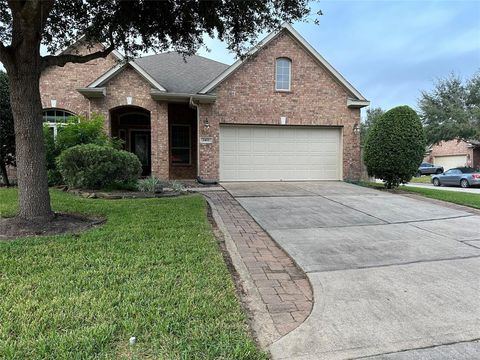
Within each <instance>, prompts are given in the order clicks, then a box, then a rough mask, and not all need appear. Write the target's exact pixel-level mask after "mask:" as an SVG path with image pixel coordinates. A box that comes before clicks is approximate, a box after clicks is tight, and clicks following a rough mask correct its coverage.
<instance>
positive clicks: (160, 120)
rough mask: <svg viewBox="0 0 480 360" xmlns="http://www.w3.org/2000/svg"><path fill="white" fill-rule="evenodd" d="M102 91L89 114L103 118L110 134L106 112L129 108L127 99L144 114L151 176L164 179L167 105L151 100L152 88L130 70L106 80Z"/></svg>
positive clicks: (129, 68)
mask: <svg viewBox="0 0 480 360" xmlns="http://www.w3.org/2000/svg"><path fill="white" fill-rule="evenodd" d="M105 87H106V92H107V96H106V97H104V98H98V99H91V111H92V113H98V114H103V115H104V116H105V118H106V119H107V124H106V127H107V129H108V130H109V131H110V110H111V109H115V108H117V107H119V106H129V105H128V103H127V97H131V98H132V104H131V105H132V106H139V107H141V108H144V109H146V110H148V111H149V112H150V126H151V136H152V138H151V143H152V174H153V175H155V176H158V177H160V178H162V179H168V178H169V166H168V165H169V163H168V104H167V103H165V102H158V101H155V100H153V99H152V96H151V95H150V90H151V88H152V86H151V85H150V84H149V83H148V82H147V81H145V79H143V77H141V76H140V75H139V74H138V72H137V71H136V70H134V69H133V68H131V67H130V66H128V67H127V68H126V69H124V70H123V71H122V72H120V73H119V74H118V75H117V76H115V77H114V78H112V79H110V81H109V82H108V83H107V84H106V85H105Z"/></svg>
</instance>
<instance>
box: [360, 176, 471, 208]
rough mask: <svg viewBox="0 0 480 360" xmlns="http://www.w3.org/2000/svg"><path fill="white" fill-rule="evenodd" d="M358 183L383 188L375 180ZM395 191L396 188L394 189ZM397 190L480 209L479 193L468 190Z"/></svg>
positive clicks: (405, 187)
mask: <svg viewBox="0 0 480 360" xmlns="http://www.w3.org/2000/svg"><path fill="white" fill-rule="evenodd" d="M358 185H361V186H366V187H370V188H374V189H379V190H381V189H385V187H384V186H383V184H381V183H375V182H365V181H361V182H359V183H358ZM394 191H396V190H394ZM399 191H402V192H409V193H415V194H418V195H422V196H425V197H428V198H430V199H436V200H442V201H447V202H451V203H454V204H458V205H464V206H469V207H472V208H475V209H480V194H472V193H468V192H460V191H448V190H437V189H426V188H420V187H407V186H402V187H401V188H400V189H399Z"/></svg>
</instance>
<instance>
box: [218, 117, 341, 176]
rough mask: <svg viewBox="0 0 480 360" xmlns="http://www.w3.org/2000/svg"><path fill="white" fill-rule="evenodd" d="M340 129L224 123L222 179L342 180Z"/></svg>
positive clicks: (221, 128)
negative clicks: (229, 124) (230, 124)
mask: <svg viewBox="0 0 480 360" xmlns="http://www.w3.org/2000/svg"><path fill="white" fill-rule="evenodd" d="M340 135H341V131H340V129H339V128H319V127H316V128H313V127H293V126H290V127H287V126H227V125H224V126H221V127H220V180H222V181H267V180H269V181H279V180H340V179H341V177H342V172H341V171H342V170H341V163H342V161H341V145H340V144H341V139H340Z"/></svg>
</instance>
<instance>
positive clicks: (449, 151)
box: [424, 140, 480, 167]
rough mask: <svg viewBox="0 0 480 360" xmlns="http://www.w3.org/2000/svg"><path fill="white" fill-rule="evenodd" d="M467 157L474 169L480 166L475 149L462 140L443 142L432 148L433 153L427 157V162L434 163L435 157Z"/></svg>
mask: <svg viewBox="0 0 480 360" xmlns="http://www.w3.org/2000/svg"><path fill="white" fill-rule="evenodd" d="M450 155H467V161H471V163H470V165H471V166H473V167H478V166H480V157H478V156H477V157H474V152H473V148H471V147H470V145H469V144H468V143H467V142H465V141H462V140H460V141H459V140H450V141H442V142H440V143H438V144H436V145H434V146H433V147H432V151H431V153H430V154H429V155H428V156H427V157H425V159H424V160H425V161H426V162H429V163H433V162H434V158H435V156H450Z"/></svg>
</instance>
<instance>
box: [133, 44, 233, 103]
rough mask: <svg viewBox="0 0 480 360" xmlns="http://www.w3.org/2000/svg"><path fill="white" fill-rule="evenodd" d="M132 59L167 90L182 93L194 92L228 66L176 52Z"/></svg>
mask: <svg viewBox="0 0 480 360" xmlns="http://www.w3.org/2000/svg"><path fill="white" fill-rule="evenodd" d="M134 61H135V63H137V64H138V65H139V66H140V67H141V68H142V69H143V70H145V71H146V72H147V73H148V74H149V75H150V76H151V77H153V78H154V79H155V81H157V82H158V83H160V84H161V85H162V86H163V87H164V88H165V89H166V90H167V91H168V92H172V93H183V94H196V93H197V92H198V91H200V90H201V89H202V88H203V87H205V86H206V85H207V84H208V83H210V82H211V81H212V80H213V79H215V78H216V77H217V76H218V75H219V74H220V73H222V72H223V71H224V70H225V69H227V68H228V67H229V65H227V64H223V63H221V62H218V61H215V60H210V59H207V58H204V57H202V56H199V55H191V56H185V58H184V57H183V55H182V54H180V53H177V52H168V53H162V54H157V55H150V56H145V57H142V58H137V59H135V60H134Z"/></svg>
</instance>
